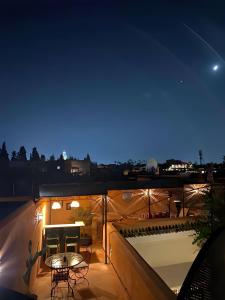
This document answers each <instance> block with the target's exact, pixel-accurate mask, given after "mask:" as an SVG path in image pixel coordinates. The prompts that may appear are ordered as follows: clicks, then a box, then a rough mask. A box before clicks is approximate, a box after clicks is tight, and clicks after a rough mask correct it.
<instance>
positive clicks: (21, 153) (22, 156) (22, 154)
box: [17, 146, 27, 161]
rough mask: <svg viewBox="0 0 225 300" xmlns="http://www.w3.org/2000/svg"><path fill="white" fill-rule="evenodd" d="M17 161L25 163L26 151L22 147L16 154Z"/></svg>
mask: <svg viewBox="0 0 225 300" xmlns="http://www.w3.org/2000/svg"><path fill="white" fill-rule="evenodd" d="M17 160H20V161H27V151H26V149H25V147H24V146H21V147H20V150H19V152H18V154H17Z"/></svg>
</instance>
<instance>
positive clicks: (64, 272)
mask: <svg viewBox="0 0 225 300" xmlns="http://www.w3.org/2000/svg"><path fill="white" fill-rule="evenodd" d="M61 283H63V284H64V285H60V284H61ZM51 284H52V288H51V298H52V297H54V291H55V288H56V287H60V288H67V289H68V293H69V290H71V292H72V295H73V296H74V292H73V288H72V287H71V286H70V283H69V268H62V269H52V271H51ZM59 285H60V286H59Z"/></svg>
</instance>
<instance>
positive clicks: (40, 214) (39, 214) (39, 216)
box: [36, 211, 43, 222]
mask: <svg viewBox="0 0 225 300" xmlns="http://www.w3.org/2000/svg"><path fill="white" fill-rule="evenodd" d="M36 220H37V221H38V222H40V221H42V220H43V213H42V212H40V211H39V212H38V213H37V214H36Z"/></svg>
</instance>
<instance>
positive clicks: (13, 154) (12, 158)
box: [11, 150, 17, 161]
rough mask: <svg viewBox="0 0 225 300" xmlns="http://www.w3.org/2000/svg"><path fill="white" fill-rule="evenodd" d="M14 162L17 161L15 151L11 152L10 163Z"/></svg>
mask: <svg viewBox="0 0 225 300" xmlns="http://www.w3.org/2000/svg"><path fill="white" fill-rule="evenodd" d="M15 160H17V153H16V151H15V150H13V151H12V154H11V161H15Z"/></svg>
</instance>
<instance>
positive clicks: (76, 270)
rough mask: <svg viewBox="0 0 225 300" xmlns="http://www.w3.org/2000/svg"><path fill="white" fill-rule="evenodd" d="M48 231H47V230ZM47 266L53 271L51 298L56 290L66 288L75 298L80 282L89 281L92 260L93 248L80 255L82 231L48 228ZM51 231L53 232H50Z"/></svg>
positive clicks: (46, 233)
mask: <svg viewBox="0 0 225 300" xmlns="http://www.w3.org/2000/svg"><path fill="white" fill-rule="evenodd" d="M46 229H47V230H46ZM46 229H45V230H46V231H45V244H46V249H47V250H46V259H45V264H46V265H47V266H48V267H49V268H50V269H51V298H52V297H54V296H55V292H56V288H58V287H59V288H66V289H67V292H68V294H69V293H70V292H71V294H72V296H73V297H74V290H73V288H74V287H75V285H76V284H77V283H79V282H80V281H83V280H85V281H87V283H88V285H89V282H88V280H87V278H86V275H87V273H88V270H89V264H90V259H91V252H92V251H91V247H87V248H85V249H82V254H81V253H80V229H79V228H72V230H71V228H67V227H56V228H46ZM50 229H51V230H50Z"/></svg>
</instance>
